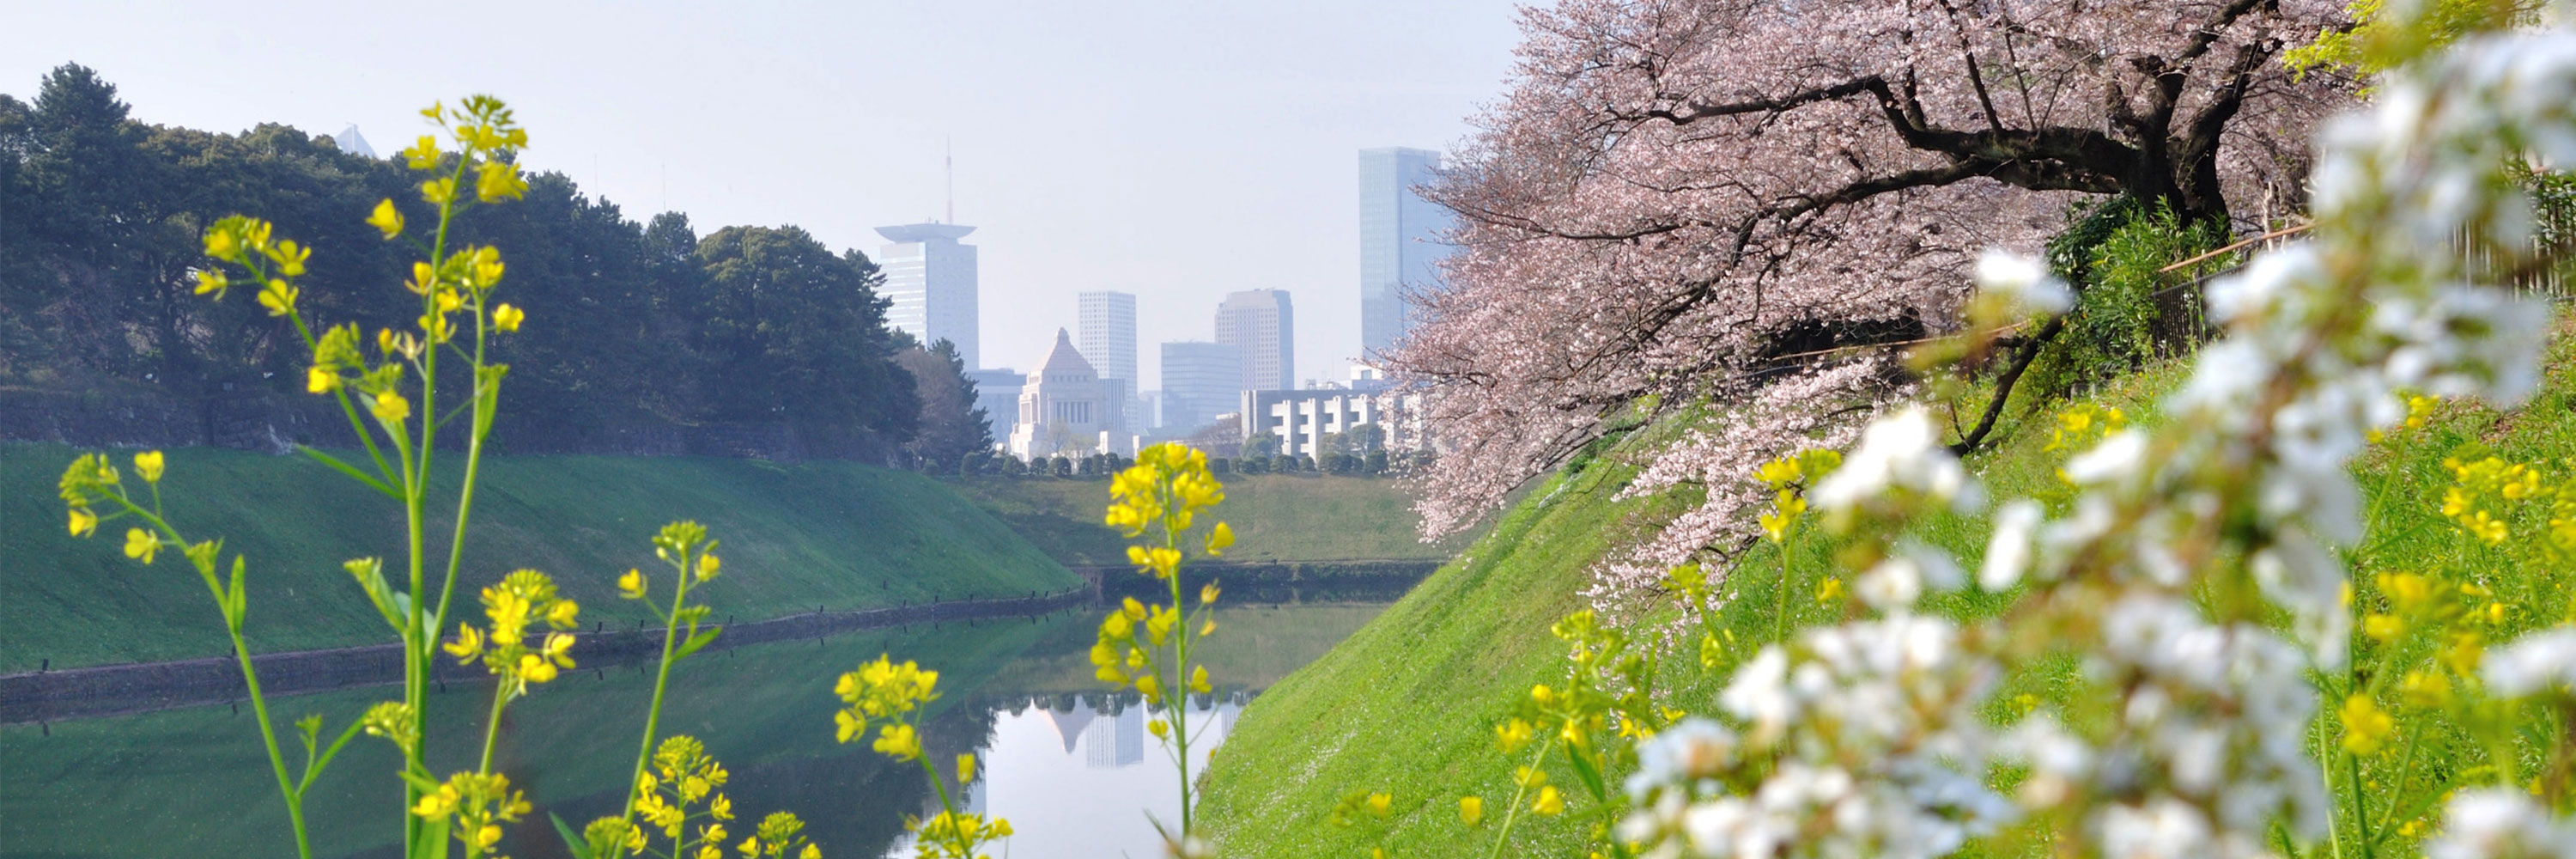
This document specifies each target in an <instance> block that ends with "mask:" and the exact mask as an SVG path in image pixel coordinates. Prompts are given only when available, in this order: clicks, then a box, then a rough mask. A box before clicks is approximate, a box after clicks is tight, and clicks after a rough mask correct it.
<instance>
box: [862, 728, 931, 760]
mask: <svg viewBox="0 0 2576 859" xmlns="http://www.w3.org/2000/svg"><path fill="white" fill-rule="evenodd" d="M872 748H875V749H876V750H877V752H878V753H880V754H883V755H885V756H887V757H891V758H894V759H895V760H899V761H908V760H912V759H913V758H917V757H921V736H920V735H919V734H917V733H914V732H913V730H912V726H911V725H902V724H895V725H887V726H885V727H884V728H882V729H879V730H878V732H877V741H876V744H875V745H874V746H872Z"/></svg>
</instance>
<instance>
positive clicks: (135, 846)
mask: <svg viewBox="0 0 2576 859" xmlns="http://www.w3.org/2000/svg"><path fill="white" fill-rule="evenodd" d="M1382 607H1383V606H1382V604H1376V603H1365V604H1359V603H1326V604H1300V605H1279V606H1239V607H1234V608H1229V609H1224V610H1222V611H1221V613H1220V614H1219V616H1218V625H1219V633H1218V634H1217V635H1216V636H1215V637H1213V638H1210V639H1208V640H1207V641H1208V642H1209V644H1208V646H1207V647H1205V648H1204V649H1203V650H1202V651H1200V652H1201V653H1202V654H1203V655H1204V656H1205V658H1206V659H1207V660H1208V662H1209V663H1210V664H1209V671H1210V672H1211V673H1212V674H1214V675H1215V676H1216V677H1217V678H1218V680H1219V682H1220V683H1221V684H1227V685H1225V686H1224V687H1223V688H1221V689H1220V690H1219V691H1218V693H1217V694H1216V695H1213V696H1199V697H1198V699H1197V700H1195V701H1194V702H1192V705H1191V712H1190V715H1189V718H1188V722H1189V727H1190V730H1191V731H1193V732H1195V734H1194V736H1196V737H1199V738H1202V739H1200V740H1194V741H1193V747H1192V751H1193V757H1197V756H1198V755H1201V754H1204V753H1203V752H1199V751H1198V750H1199V749H1200V748H1213V747H1214V745H1215V744H1216V743H1217V742H1220V741H1222V739H1223V738H1224V736H1225V735H1226V732H1227V730H1228V729H1230V728H1231V727H1232V725H1233V723H1234V720H1235V718H1236V716H1237V715H1238V714H1239V713H1241V712H1242V709H1243V706H1244V704H1245V703H1246V702H1247V701H1248V700H1250V697H1251V694H1252V690H1257V689H1260V688H1265V687H1267V686H1268V685H1269V684H1270V683H1272V682H1275V681H1276V680H1277V679H1278V678H1279V677H1281V676H1284V675H1285V674H1286V673H1287V672H1289V671H1292V670H1294V669H1296V668H1297V667H1299V666H1302V665H1304V664H1305V663H1306V662H1307V661H1309V660H1312V659H1313V658H1315V657H1317V656H1319V655H1321V654H1322V653H1323V652H1324V651H1325V650H1327V649H1329V648H1330V647H1331V646H1332V645H1333V644H1334V643H1336V642H1338V641H1339V640H1340V639H1341V638H1343V637H1344V636H1346V635H1348V634H1349V633H1350V632H1351V631H1353V630H1356V629H1357V628H1358V627H1359V626H1360V625H1361V624H1363V623H1365V622H1367V620H1368V619H1369V618H1370V617H1372V616H1374V615H1375V614H1376V613H1377V611H1378V610H1379V609H1380V608H1382ZM1097 620H1098V614H1097V612H1096V611H1095V610H1089V609H1086V610H1081V611H1074V612H1067V613H1063V614H1058V615H1053V616H1049V617H1043V618H1026V619H1021V620H1014V621H985V622H982V623H979V624H953V623H952V624H946V625H941V626H931V627H913V628H910V629H892V630H874V631H868V632H858V633H848V634H844V635H841V636H837V637H833V638H830V639H827V640H824V641H816V642H798V643H776V644H763V645H755V646H745V647H741V648H735V649H724V648H722V645H721V643H719V645H718V648H717V649H715V650H711V651H709V652H707V653H706V654H704V655H702V656H700V657H697V658H694V659H691V660H689V661H687V662H683V663H681V664H680V665H679V666H677V667H676V669H675V670H674V671H673V675H672V690H671V695H670V700H669V703H668V704H667V705H666V708H665V711H664V714H663V725H664V731H665V733H687V734H693V735H695V736H697V737H699V738H700V739H702V740H704V741H705V742H706V744H707V747H708V750H709V751H710V752H711V753H713V754H714V755H716V756H717V757H718V758H720V759H722V760H723V761H724V762H725V764H726V766H727V768H728V769H730V770H732V772H733V780H732V783H731V784H730V785H729V786H728V790H727V792H728V793H729V794H731V796H732V797H733V803H734V808H735V810H736V813H737V814H738V815H740V816H741V817H743V818H746V819H748V820H757V819H758V818H759V817H760V816H762V815H765V814H767V813H769V812H771V811H776V810H782V809H784V810H793V811H795V812H797V813H798V814H799V815H801V816H803V817H804V818H805V819H806V820H808V821H809V822H810V825H811V829H810V830H809V831H810V832H812V834H813V835H814V837H815V840H816V841H817V842H818V843H820V844H822V845H823V847H824V849H825V851H826V855H829V856H835V857H873V856H880V855H888V854H892V853H896V852H898V851H902V850H903V849H904V846H905V845H904V842H903V831H902V828H903V827H902V821H903V817H904V816H905V815H907V814H920V813H922V811H923V810H924V809H926V808H929V807H930V806H931V805H932V804H933V803H935V800H934V799H933V798H932V797H931V795H930V791H929V789H928V786H927V785H926V784H924V783H923V781H922V778H921V772H920V770H919V769H918V768H917V767H916V766H914V765H912V764H902V765H895V764H893V763H892V762H890V761H887V760H886V759H885V758H883V757H882V756H879V755H876V754H874V753H872V752H869V751H868V750H867V747H866V744H864V743H858V744H852V745H840V744H837V743H835V742H834V741H833V737H832V730H831V724H832V720H831V712H832V710H833V709H834V707H835V706H836V705H837V703H838V702H837V700H836V699H835V698H833V696H832V694H831V678H832V677H833V676H834V675H836V674H837V673H838V672H840V671H846V670H849V669H850V668H852V667H854V666H856V665H857V664H859V663H860V662H862V661H865V660H867V659H871V658H874V657H875V656H876V655H877V654H879V653H893V654H894V655H895V656H896V658H898V659H916V660H918V661H920V662H921V663H922V664H923V666H924V667H927V668H932V669H936V670H938V671H940V672H941V679H940V685H941V687H942V688H943V689H946V690H948V692H947V696H946V697H945V698H944V699H943V700H941V701H939V702H937V703H936V704H934V705H933V709H932V711H931V714H930V716H929V718H928V720H927V721H926V723H925V724H924V725H923V730H924V733H925V735H926V736H927V738H928V748H927V751H928V753H929V754H930V755H931V756H932V758H931V759H932V760H938V761H945V760H953V759H954V758H955V756H956V755H957V754H958V753H961V752H965V751H969V750H982V753H983V755H984V758H985V760H984V765H983V766H984V771H985V774H986V776H987V780H986V781H985V782H984V783H983V784H982V785H980V786H979V787H978V788H977V789H976V790H974V791H971V792H970V794H969V801H970V802H972V803H976V804H979V805H980V806H981V807H982V809H983V810H985V811H988V812H990V813H993V814H999V815H1002V816H1004V817H1007V818H1010V819H1011V821H1012V823H1013V826H1014V827H1015V828H1016V829H1017V830H1018V831H1019V832H1021V833H1024V835H1023V836H1022V837H1020V838H1015V839H1013V841H1012V844H1011V846H1010V855H1011V856H1012V857H1015V859H1032V857H1040V859H1042V857H1053V856H1067V857H1070V856H1083V857H1104V856H1108V857H1114V856H1120V855H1129V856H1135V857H1138V859H1146V857H1154V856H1157V855H1159V850H1158V848H1157V847H1156V841H1155V840H1154V834H1153V828H1152V826H1151V825H1150V824H1149V823H1148V822H1147V820H1146V817H1145V815H1146V813H1147V812H1149V811H1150V812H1151V813H1153V814H1155V815H1157V816H1159V817H1162V818H1164V819H1166V820H1168V819H1171V818H1172V817H1174V816H1175V815H1176V813H1177V810H1178V801H1179V800H1178V797H1179V787H1178V783H1177V780H1176V777H1175V776H1174V775H1173V772H1172V769H1171V763H1170V760H1169V758H1168V756H1167V755H1166V754H1165V752H1164V751H1163V750H1162V747H1161V746H1160V745H1159V744H1158V743H1157V742H1155V740H1154V738H1153V737H1152V736H1151V735H1150V734H1147V733H1146V732H1145V730H1144V725H1145V722H1146V721H1147V720H1150V719H1152V718H1153V716H1154V714H1153V713H1151V712H1148V708H1146V707H1145V706H1143V704H1142V703H1141V702H1140V701H1138V700H1136V699H1135V698H1134V697H1133V696H1128V697H1124V698H1121V697H1118V696H1112V695H1105V694H1101V693H1100V692H1098V691H1097V690H1098V689H1099V688H1100V687H1099V684H1098V682H1097V681H1096V680H1094V679H1093V678H1092V677H1091V665H1090V662H1089V659H1088V657H1087V655H1086V654H1087V651H1088V650H1089V648H1090V645H1091V641H1092V629H1093V627H1094V625H1095V624H1096V623H1097ZM394 691H395V690H394V689H393V687H390V686H387V687H375V688H367V689H352V690H342V691H338V692H330V693H323V694H317V695H309V696H301V697H295V698H289V699H285V700H283V701H280V702H277V703H276V704H275V705H274V706H273V708H272V709H273V712H274V713H276V714H277V716H278V717H279V720H280V722H281V723H284V722H289V721H292V720H293V719H295V718H297V717H300V716H302V715H304V714H307V713H319V714H321V715H323V716H324V718H325V719H326V720H327V721H328V723H329V725H330V726H331V730H334V731H336V728H337V727H338V726H340V725H345V724H347V721H348V720H349V719H352V718H355V717H356V716H357V715H358V714H359V713H360V712H362V711H364V710H365V708H366V707H367V706H368V705H369V704H371V703H373V702H375V701H378V700H382V699H383V698H385V697H387V696H389V695H392V694H394ZM650 691H651V678H650V676H649V675H648V674H647V673H646V671H645V670H644V669H643V668H642V667H640V666H628V667H622V668H609V669H605V670H583V671H580V672H574V673H570V674H567V675H566V676H565V677H564V678H563V679H561V680H558V681H556V682H555V683H553V684H549V685H548V686H547V687H545V688H542V689H540V690H539V691H538V693H537V694H536V695H534V696H532V697H530V698H527V699H525V700H522V701H520V702H517V703H514V704H513V705H512V706H511V708H510V711H509V715H508V716H507V717H506V718H505V720H504V722H503V724H502V732H501V745H500V747H499V750H498V753H497V758H496V761H497V763H498V765H499V767H500V768H501V769H502V770H503V771H505V772H507V773H509V774H510V777H511V779H512V781H513V783H514V784H517V785H519V786H522V787H524V789H526V790H527V792H528V794H529V797H530V798H531V799H532V800H533V801H535V802H536V803H537V806H538V808H537V813H536V815H535V816H533V817H532V818H531V819H530V820H529V821H527V822H525V823H522V824H520V825H519V826H518V827H516V828H515V829H513V830H512V831H511V832H510V836H509V840H508V842H506V843H505V844H504V845H503V848H502V849H503V850H505V851H506V852H508V853H509V855H512V856H517V857H520V859H545V857H560V856H564V855H566V853H565V851H564V849H563V846H562V844H561V843H560V842H559V840H558V839H557V837H556V836H555V835H554V833H553V832H552V827H551V825H550V824H548V823H546V822H545V818H546V815H547V814H549V813H553V814H559V815H561V816H562V817H563V818H564V819H565V820H567V821H570V822H572V823H573V824H574V825H575V826H579V825H580V824H581V823H582V822H583V821H587V820H589V819H590V818H592V817H596V816H599V815H602V814H613V813H615V812H616V810H617V808H618V806H619V805H620V804H621V803H622V800H623V797H622V795H621V793H620V792H619V790H618V788H619V786H620V785H621V784H622V783H623V782H624V780H625V769H626V767H628V766H629V765H630V764H631V762H632V761H633V757H632V756H633V754H634V743H635V739H636V732H637V731H638V730H640V729H641V726H642V721H643V708H644V705H645V699H646V696H647V695H649V694H650ZM489 694H490V688H489V687H488V686H483V687H474V688H467V687H462V686H451V687H450V688H449V690H448V691H447V692H446V694H444V695H439V696H434V697H433V698H432V699H431V708H430V716H431V724H430V734H431V740H432V748H433V749H438V750H440V751H442V752H443V753H444V755H443V756H442V757H441V759H437V760H433V761H431V763H432V765H433V768H434V769H436V770H437V771H439V772H441V773H445V772H448V771H451V770H454V769H463V768H468V767H470V766H471V764H472V755H473V753H474V751H475V750H476V748H478V746H479V743H480V739H481V736H482V722H481V711H482V708H483V707H484V706H485V705H486V704H487V703H488V701H489V700H490V699H489V698H488V697H487V696H488V695H489ZM253 724H254V723H253V722H252V721H251V719H250V715H249V713H248V708H246V707H245V708H241V711H240V712H238V713H236V712H234V711H233V710H232V708H229V707H226V706H223V705H216V706H208V707H194V708H189V709H184V710H171V711H164V712H158V713H145V714H138V715H131V716H119V717H111V718H101V719H87V720H80V721H75V722H58V723H54V724H52V725H51V726H50V734H48V733H46V732H45V731H43V730H40V729H39V727H38V726H35V725H9V726H0V857H5V859H37V858H38V857H43V859H66V857H159V856H170V857H181V856H185V857H203V856H280V855H292V853H293V847H292V844H291V842H290V840H289V839H288V837H287V836H286V833H287V827H286V825H285V822H284V819H285V811H284V808H283V805H282V804H281V803H280V802H279V800H278V798H277V794H276V785H275V782H274V781H273V780H272V777H271V776H270V774H269V769H268V763H267V760H266V757H265V755H264V754H263V753H262V752H261V751H260V748H259V745H258V742H257V740H256V734H255V732H254V728H253ZM290 754H292V752H291V751H290ZM1200 760H1201V761H1204V760H1205V759H1204V758H1203V757H1202V758H1200ZM396 766H397V761H396V758H395V756H394V754H393V752H392V750H391V749H390V748H389V747H386V746H384V745H383V744H381V743H375V742H368V741H363V740H362V741H361V742H359V743H355V744H352V745H351V746H350V747H349V749H348V750H347V751H345V752H343V753H342V754H341V756H340V758H339V759H338V761H337V762H336V763H335V764H334V765H333V766H332V769H331V770H330V771H329V772H328V773H327V774H326V775H324V776H323V778H322V779H321V780H320V781H319V782H317V783H316V784H315V786H314V789H313V792H312V794H311V795H310V796H309V797H308V799H307V816H308V818H309V819H310V820H311V821H312V831H313V840H314V848H315V852H316V853H317V855H323V856H334V857H379V856H382V857H390V856H392V855H393V854H394V853H395V852H396V851H395V850H394V848H393V841H394V838H395V833H396V831H395V828H394V827H395V823H394V816H393V815H394V812H395V810H396V809H397V808H398V807H399V806H400V804H401V798H400V795H399V791H398V789H397V788H396V787H395V786H394V783H393V780H392V778H391V774H392V773H393V772H394V770H395V768H396ZM997 855H998V854H997Z"/></svg>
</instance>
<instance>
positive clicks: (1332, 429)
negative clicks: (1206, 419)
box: [1238, 388, 1385, 456]
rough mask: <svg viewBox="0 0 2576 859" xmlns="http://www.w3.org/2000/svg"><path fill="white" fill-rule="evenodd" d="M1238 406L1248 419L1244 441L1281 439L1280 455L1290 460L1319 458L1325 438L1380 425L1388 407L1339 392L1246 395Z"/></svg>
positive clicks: (1373, 399)
mask: <svg viewBox="0 0 2576 859" xmlns="http://www.w3.org/2000/svg"><path fill="white" fill-rule="evenodd" d="M1238 402H1240V404H1241V406H1242V411H1243V414H1244V415H1245V419H1244V421H1243V437H1244V438H1247V439H1249V438H1251V437H1253V436H1255V435H1259V434H1261V433H1265V432H1266V433H1270V434H1271V435H1275V436H1278V437H1279V452H1280V453H1283V454H1287V455H1289V456H1317V455H1320V454H1321V453H1322V452H1323V445H1324V436H1327V435H1334V434H1338V433H1344V432H1349V431H1350V429H1351V428H1352V427H1356V426H1359V425H1361V424H1373V423H1377V422H1378V420H1379V419H1380V418H1381V417H1383V413H1382V410H1383V409H1384V407H1385V403H1384V401H1383V400H1382V399H1381V397H1380V396H1378V395H1373V394H1368V393H1363V392H1359V391H1350V390H1343V389H1338V388H1320V389H1313V390H1304V391H1245V392H1243V394H1242V395H1241V398H1240V400H1239V401H1238Z"/></svg>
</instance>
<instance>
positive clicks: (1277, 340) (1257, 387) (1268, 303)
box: [1163, 289, 1297, 391]
mask: <svg viewBox="0 0 2576 859" xmlns="http://www.w3.org/2000/svg"><path fill="white" fill-rule="evenodd" d="M1296 315H1297V314H1296V309H1295V308H1293V307H1291V306H1289V303H1288V291H1287V290H1283V289H1255V290H1250V291H1246V292H1233V293H1227V294H1226V296H1225V301H1224V302H1222V303H1219V304H1218V305H1217V306H1216V342H1219V343H1223V344H1226V345H1228V346H1232V347H1234V348H1235V354H1236V357H1237V359H1238V360H1241V361H1242V362H1243V365H1242V367H1243V385H1242V389H1243V390H1246V391H1270V390H1286V389H1289V388H1294V387H1297V337H1296V334H1297V320H1296ZM1163 389H1164V390H1171V383H1170V382H1165V383H1164V384H1163Z"/></svg>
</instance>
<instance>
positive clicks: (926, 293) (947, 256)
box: [877, 223, 984, 370]
mask: <svg viewBox="0 0 2576 859" xmlns="http://www.w3.org/2000/svg"><path fill="white" fill-rule="evenodd" d="M974 231H975V228H974V227H965V226H959V225H956V224H941V223H923V224H898V225H895V226H891V227H878V228H877V235H880V236H884V237H886V241H888V242H892V244H889V245H886V246H885V248H884V249H883V250H882V251H880V252H879V254H878V255H877V265H878V266H879V267H881V268H883V269H884V270H885V279H886V281H885V296H886V298H888V299H891V300H892V301H893V302H894V303H893V306H890V307H887V308H886V325H887V326H889V327H892V328H895V329H897V330H901V331H907V332H910V333H911V334H912V336H913V337H915V338H919V339H920V340H921V342H922V343H923V344H925V345H927V344H929V343H931V342H934V341H937V340H938V339H940V338H943V337H945V338H947V339H948V342H950V343H954V344H957V356H958V357H959V358H962V359H964V360H965V362H966V368H967V369H970V370H972V369H978V368H981V367H983V366H984V364H983V355H982V353H981V352H979V351H978V350H977V348H976V339H977V338H976V336H975V331H976V327H977V317H976V309H975V308H976V297H975V246H974V245H967V244H959V243H958V242H957V240H958V239H962V238H965V237H966V234H967V233H971V232H974Z"/></svg>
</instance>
